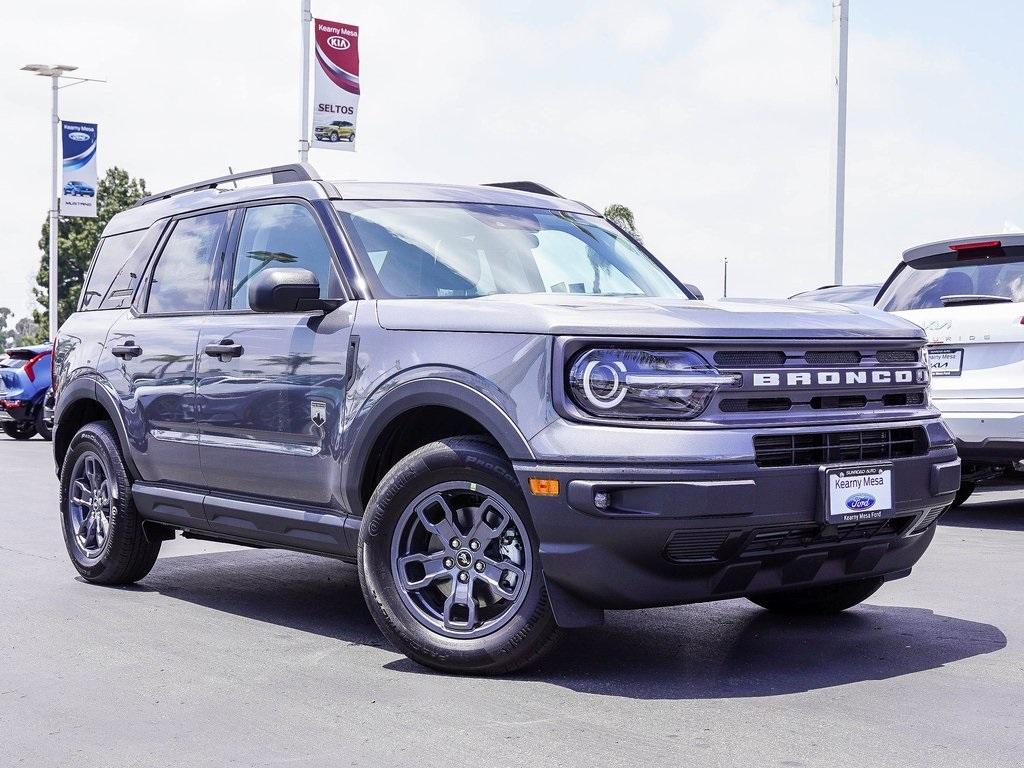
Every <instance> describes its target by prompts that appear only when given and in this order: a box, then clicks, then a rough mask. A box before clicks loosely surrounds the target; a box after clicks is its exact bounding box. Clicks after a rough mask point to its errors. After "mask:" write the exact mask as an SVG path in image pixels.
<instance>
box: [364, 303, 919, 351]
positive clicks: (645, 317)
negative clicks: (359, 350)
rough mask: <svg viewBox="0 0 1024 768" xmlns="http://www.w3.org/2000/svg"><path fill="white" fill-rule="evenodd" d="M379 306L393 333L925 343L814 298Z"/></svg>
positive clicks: (883, 318) (884, 320) (882, 321)
mask: <svg viewBox="0 0 1024 768" xmlns="http://www.w3.org/2000/svg"><path fill="white" fill-rule="evenodd" d="M376 304H377V318H378V321H379V322H380V325H381V327H383V328H386V329H389V330H396V331H468V332H482V333H529V334H550V335H559V336H561V335H565V336H570V335H573V336H666V337H680V338H758V339H763V338H780V337H781V338H786V337H789V338H804V339H807V338H822V339H855V338H900V339H919V340H920V341H922V342H923V341H924V334H923V333H922V331H921V329H920V328H918V327H917V326H915V325H914V324H913V323H909V322H907V321H906V320H903V319H901V318H898V317H896V316H894V315H891V314H888V313H886V312H882V311H880V310H876V309H872V308H870V307H856V308H855V307H850V306H845V305H840V304H824V303H821V302H812V301H807V302H802V301H768V300H760V299H747V300H723V301H688V300H686V299H645V298H633V297H611V296H576V297H574V296H572V295H569V294H506V295H499V296H481V297H479V298H473V299H382V300H379V301H377V302H376Z"/></svg>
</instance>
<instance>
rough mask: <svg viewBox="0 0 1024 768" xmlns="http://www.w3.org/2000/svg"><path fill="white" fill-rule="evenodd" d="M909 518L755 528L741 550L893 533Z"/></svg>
mask: <svg viewBox="0 0 1024 768" xmlns="http://www.w3.org/2000/svg"><path fill="white" fill-rule="evenodd" d="M910 520H911V518H908V517H894V518H890V519H889V520H867V521H864V522H859V523H843V524H841V525H826V526H821V525H801V526H794V527H789V528H762V529H761V530H758V531H754V535H753V536H751V537H750V539H749V540H748V542H747V546H746V548H745V549H744V551H743V554H745V555H753V554H758V553H763V552H774V551H776V550H781V549H792V548H794V547H806V546H813V545H815V544H836V543H840V542H845V541H857V540H859V539H873V538H876V537H878V536H895V535H896V534H898V533H900V532H902V531H903V530H905V529H906V527H907V525H908V524H909V523H910Z"/></svg>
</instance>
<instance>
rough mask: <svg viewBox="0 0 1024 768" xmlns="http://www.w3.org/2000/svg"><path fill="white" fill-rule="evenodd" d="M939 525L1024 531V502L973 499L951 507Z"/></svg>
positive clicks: (940, 519)
mask: <svg viewBox="0 0 1024 768" xmlns="http://www.w3.org/2000/svg"><path fill="white" fill-rule="evenodd" d="M1022 500H1024V499H1022ZM939 525H948V526H953V527H956V528H988V529H991V530H995V531H1024V504H1022V503H1021V502H1020V501H1011V500H1006V499H999V500H995V501H982V500H978V501H975V500H973V499H972V500H971V501H969V502H968V503H967V504H964V505H963V506H962V507H958V508H956V509H951V510H950V511H949V512H947V513H946V514H944V515H943V516H942V517H941V518H939Z"/></svg>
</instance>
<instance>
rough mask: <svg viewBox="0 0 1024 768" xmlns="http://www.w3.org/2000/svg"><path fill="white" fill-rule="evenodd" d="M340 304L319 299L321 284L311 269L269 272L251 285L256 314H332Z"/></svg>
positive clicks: (252, 304) (251, 297) (274, 270)
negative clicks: (321, 311) (325, 312)
mask: <svg viewBox="0 0 1024 768" xmlns="http://www.w3.org/2000/svg"><path fill="white" fill-rule="evenodd" d="M340 304H341V302H340V301H338V300H336V299H321V298H320V281H319V280H317V277H316V275H314V274H313V273H312V272H310V271H309V270H308V269H298V268H293V269H268V270H265V271H263V272H261V273H260V274H258V275H257V276H256V277H255V278H253V280H252V281H251V282H250V283H249V309H251V310H253V311H254V312H314V311H316V310H324V311H330V310H332V309H335V308H336V307H337V306H338V305H340Z"/></svg>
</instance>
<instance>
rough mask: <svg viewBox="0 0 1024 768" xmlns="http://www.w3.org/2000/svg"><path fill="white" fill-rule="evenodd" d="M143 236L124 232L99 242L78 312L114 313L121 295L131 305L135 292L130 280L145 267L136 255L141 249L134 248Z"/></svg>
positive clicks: (140, 233) (140, 232)
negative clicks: (101, 311)
mask: <svg viewBox="0 0 1024 768" xmlns="http://www.w3.org/2000/svg"><path fill="white" fill-rule="evenodd" d="M145 233H146V231H145V230H139V231H137V232H125V233H123V234H120V235H109V236H108V237H104V238H103V239H102V240H100V245H99V248H97V249H96V256H95V258H94V259H93V265H92V270H91V272H90V273H89V284H88V285H86V286H85V290H83V291H82V302H81V306H80V307H79V311H82V312H87V311H89V310H93V309H116V308H117V307H120V306H122V304H121V301H122V299H123V296H124V293H125V292H127V294H128V301H129V302H130V301H131V294H132V292H133V291H134V290H135V283H133V282H132V278H133V277H135V276H136V274H137V273H138V270H140V269H141V268H142V267H143V266H145V262H144V257H143V256H142V255H141V253H139V251H141V250H142V249H140V248H137V247H136V246H138V245H139V241H140V240H142V236H143V235H144V234H145ZM140 261H141V262H142V263H140ZM126 303H127V302H126Z"/></svg>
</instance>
